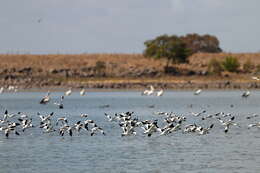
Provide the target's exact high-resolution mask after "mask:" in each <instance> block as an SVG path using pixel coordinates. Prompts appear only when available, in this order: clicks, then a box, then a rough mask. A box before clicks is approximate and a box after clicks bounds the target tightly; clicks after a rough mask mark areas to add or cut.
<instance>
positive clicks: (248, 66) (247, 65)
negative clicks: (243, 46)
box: [243, 59, 255, 73]
mask: <svg viewBox="0 0 260 173" xmlns="http://www.w3.org/2000/svg"><path fill="white" fill-rule="evenodd" d="M254 68H255V66H254V64H253V63H252V62H251V61H250V59H248V60H247V61H246V62H245V63H244V64H243V70H244V72H246V73H250V72H252V71H253V70H254Z"/></svg>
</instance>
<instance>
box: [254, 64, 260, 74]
mask: <svg viewBox="0 0 260 173" xmlns="http://www.w3.org/2000/svg"><path fill="white" fill-rule="evenodd" d="M255 72H256V73H260V64H257V65H256V70H255Z"/></svg>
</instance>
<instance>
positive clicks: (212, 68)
mask: <svg viewBox="0 0 260 173" xmlns="http://www.w3.org/2000/svg"><path fill="white" fill-rule="evenodd" d="M208 71H209V73H211V74H217V75H220V74H221V72H222V71H223V67H222V64H221V62H220V61H218V60H217V59H216V58H212V59H211V60H210V61H209V63H208Z"/></svg>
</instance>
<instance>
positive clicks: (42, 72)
mask: <svg viewBox="0 0 260 173" xmlns="http://www.w3.org/2000/svg"><path fill="white" fill-rule="evenodd" d="M227 56H233V57H236V58H237V59H238V61H239V63H240V64H241V66H240V69H241V71H240V72H239V73H226V72H225V73H223V76H224V77H225V78H222V77H216V76H215V77H213V76H208V75H207V71H208V64H209V62H210V61H211V60H212V59H213V58H215V59H217V60H220V61H222V60H224V59H225V58H226V57H227ZM249 62H250V63H252V64H253V65H254V66H250V67H249V65H250V64H249ZM166 63H167V60H164V59H160V60H155V59H150V58H146V57H144V56H143V55H141V54H80V55H30V54H28V55H8V54H2V55H0V84H1V85H7V84H14V85H24V86H25V87H45V86H51V85H55V86H61V85H62V86H63V85H67V84H72V83H73V85H74V84H77V86H78V87H82V85H83V86H84V85H85V84H95V85H94V87H96V85H98V83H103V82H105V83H108V84H112V83H119V84H120V83H127V84H131V83H139V84H140V85H141V84H142V83H144V82H145V83H147V84H151V83H174V81H175V82H176V83H178V82H180V83H190V82H191V81H192V82H195V83H196V81H197V82H198V83H203V81H204V82H205V81H207V82H209V81H227V80H228V81H235V82H238V83H239V82H240V83H241V82H242V81H243V82H255V81H252V80H251V78H250V77H249V76H251V75H252V74H249V72H250V73H254V74H257V73H259V72H260V70H259V69H260V68H259V67H260V53H240V54H232V53H196V54H194V55H192V56H191V57H189V63H186V64H178V65H174V66H173V72H172V73H170V74H167V75H166V74H165V73H164V66H165V64H166ZM244 64H246V65H244ZM251 67H252V68H254V69H252V70H250V69H248V68H251ZM243 68H245V69H246V68H247V69H246V70H245V69H244V70H243ZM88 86H89V87H92V86H91V85H88ZM98 86H99V85H98ZM144 86H145V85H144ZM108 87H109V86H108ZM114 87H115V88H117V87H119V88H120V85H119V86H114Z"/></svg>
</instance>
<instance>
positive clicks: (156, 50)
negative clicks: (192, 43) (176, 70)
mask: <svg viewBox="0 0 260 173" xmlns="http://www.w3.org/2000/svg"><path fill="white" fill-rule="evenodd" d="M144 44H145V46H146V49H145V50H144V56H147V57H152V58H156V59H160V58H166V59H167V63H166V68H167V67H168V66H169V64H170V63H183V62H187V58H188V56H189V55H190V51H189V50H188V49H187V47H186V44H185V43H184V42H183V41H182V40H181V39H180V38H178V37H177V36H175V35H172V36H168V35H161V36H158V37H156V38H155V39H153V40H148V41H146V42H145V43H144Z"/></svg>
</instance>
